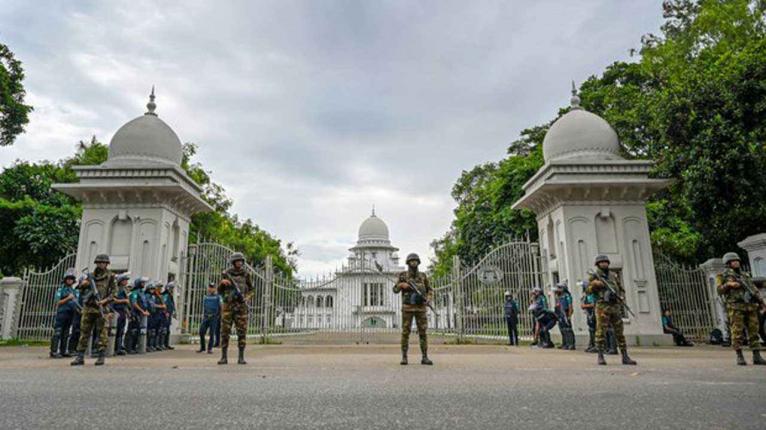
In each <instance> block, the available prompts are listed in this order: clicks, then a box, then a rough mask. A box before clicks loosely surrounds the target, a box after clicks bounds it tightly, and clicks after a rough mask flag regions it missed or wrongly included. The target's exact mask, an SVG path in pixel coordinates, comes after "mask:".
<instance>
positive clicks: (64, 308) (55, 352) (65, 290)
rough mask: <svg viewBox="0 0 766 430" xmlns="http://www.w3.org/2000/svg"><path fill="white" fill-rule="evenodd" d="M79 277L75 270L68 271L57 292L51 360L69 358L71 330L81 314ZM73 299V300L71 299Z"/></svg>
mask: <svg viewBox="0 0 766 430" xmlns="http://www.w3.org/2000/svg"><path fill="white" fill-rule="evenodd" d="M70 279H71V280H72V285H67V283H66V281H67V280H70ZM76 280H77V276H76V275H75V272H74V269H69V270H67V272H66V274H65V275H64V280H63V281H62V283H61V285H60V286H59V287H58V289H57V290H56V295H55V300H56V319H55V322H54V324H53V337H52V338H51V352H50V356H51V358H61V357H69V356H70V353H69V351H68V350H67V343H68V342H67V340H68V338H69V329H70V327H71V326H72V323H73V322H74V320H75V318H78V317H79V316H80V314H79V313H78V310H77V295H76V294H75V282H76ZM69 297H71V298H69ZM67 298H69V299H68V300H67V302H66V303H63V304H59V302H60V301H62V300H65V299H67Z"/></svg>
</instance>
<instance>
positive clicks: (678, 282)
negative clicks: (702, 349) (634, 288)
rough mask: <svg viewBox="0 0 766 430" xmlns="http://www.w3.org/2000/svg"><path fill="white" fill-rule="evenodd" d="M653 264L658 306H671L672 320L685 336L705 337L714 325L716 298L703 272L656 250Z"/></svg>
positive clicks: (699, 340)
mask: <svg viewBox="0 0 766 430" xmlns="http://www.w3.org/2000/svg"><path fill="white" fill-rule="evenodd" d="M654 264H655V266H654V270H655V272H656V275H657V292H658V294H659V298H660V307H661V308H662V309H663V310H665V309H670V311H671V314H672V316H673V323H674V324H675V325H676V327H678V328H679V329H680V330H681V331H682V332H683V333H684V334H685V335H686V336H687V337H690V338H692V339H694V340H696V341H698V342H702V341H705V340H707V339H708V337H709V335H710V331H711V330H713V328H715V327H716V318H715V314H716V307H715V300H716V299H717V298H716V297H713V296H712V294H711V290H710V289H709V288H708V286H707V281H706V276H705V272H704V271H703V270H702V269H700V268H699V267H694V266H687V265H683V264H679V263H676V262H674V261H672V260H671V259H669V258H668V257H666V256H664V255H661V254H655V257H654Z"/></svg>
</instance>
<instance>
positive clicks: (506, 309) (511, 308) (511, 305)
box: [503, 291, 519, 346]
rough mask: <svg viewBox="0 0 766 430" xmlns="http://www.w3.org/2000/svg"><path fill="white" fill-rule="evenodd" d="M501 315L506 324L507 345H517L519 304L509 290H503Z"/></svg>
mask: <svg viewBox="0 0 766 430" xmlns="http://www.w3.org/2000/svg"><path fill="white" fill-rule="evenodd" d="M503 317H504V318H505V324H506V325H507V326H508V345H516V346H519V329H518V325H519V304H518V303H516V300H514V299H513V296H512V295H511V292H510V291H506V292H505V303H504V304H503Z"/></svg>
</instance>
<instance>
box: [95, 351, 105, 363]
mask: <svg viewBox="0 0 766 430" xmlns="http://www.w3.org/2000/svg"><path fill="white" fill-rule="evenodd" d="M104 358H106V351H101V352H99V353H98V359H97V360H96V366H103V365H104Z"/></svg>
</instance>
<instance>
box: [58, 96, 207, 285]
mask: <svg viewBox="0 0 766 430" xmlns="http://www.w3.org/2000/svg"><path fill="white" fill-rule="evenodd" d="M146 107H147V111H146V113H144V114H143V115H141V116H139V117H138V118H135V119H133V120H131V121H129V122H127V123H126V124H125V125H123V126H122V127H120V128H119V129H118V130H117V132H116V133H115V134H114V136H113V137H112V140H111V142H110V143H109V156H108V159H107V161H106V162H104V163H103V164H101V165H98V166H75V167H74V171H75V173H76V174H77V177H78V178H79V182H78V183H71V184H55V185H54V186H53V187H54V188H55V189H57V190H59V191H61V192H64V193H66V194H68V195H70V196H72V197H74V198H75V199H77V200H79V201H81V202H82V207H83V213H82V221H81V225H80V239H79V243H78V247H77V263H76V264H77V265H76V267H78V268H80V267H93V259H94V257H95V256H96V255H97V254H107V255H109V256H110V259H111V269H112V270H114V271H117V272H123V271H129V272H130V273H131V274H133V276H146V277H149V278H150V279H157V280H161V281H163V282H167V281H169V280H172V279H175V278H176V277H177V276H179V275H180V271H181V267H180V261H181V256H182V254H183V253H184V251H185V250H186V245H187V239H188V235H189V223H190V221H191V216H192V215H193V214H194V213H196V212H204V211H209V210H211V209H212V208H211V207H210V205H208V204H207V203H206V202H205V201H204V200H203V199H202V197H201V195H200V194H201V192H202V190H201V188H200V187H199V186H198V185H197V184H196V183H195V182H194V181H193V180H192V179H191V178H189V177H188V176H187V175H186V173H185V172H184V170H183V169H182V168H181V159H182V156H183V146H182V145H181V140H180V139H179V138H178V135H176V133H175V132H174V131H173V129H172V128H171V127H170V126H169V125H168V124H166V123H165V122H164V121H162V120H161V119H160V118H159V117H158V115H157V113H156V112H155V110H156V108H157V105H156V103H155V96H154V89H153V88H152V93H151V95H150V96H149V103H148V104H147V105H146Z"/></svg>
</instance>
